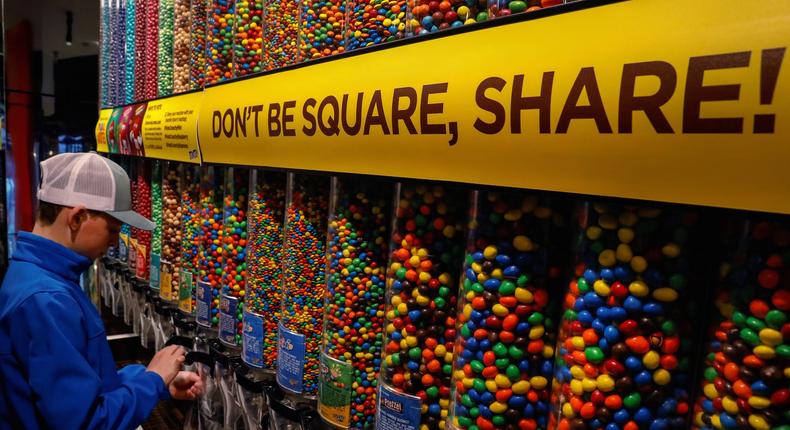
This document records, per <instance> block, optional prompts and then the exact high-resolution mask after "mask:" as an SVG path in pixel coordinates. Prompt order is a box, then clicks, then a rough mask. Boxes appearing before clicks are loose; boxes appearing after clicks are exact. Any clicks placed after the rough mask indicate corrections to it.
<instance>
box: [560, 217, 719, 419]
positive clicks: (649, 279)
mask: <svg viewBox="0 0 790 430" xmlns="http://www.w3.org/2000/svg"><path fill="white" fill-rule="evenodd" d="M577 219H578V221H579V225H580V230H581V233H580V234H579V238H578V240H577V244H576V247H575V253H576V266H575V272H574V275H575V277H574V279H573V280H571V282H570V287H569V289H568V291H567V292H566V294H565V297H564V313H563V320H562V323H561V325H560V332H559V335H558V341H557V354H556V362H555V378H556V380H555V381H554V386H553V391H554V393H553V395H552V396H553V397H554V399H553V401H554V402H555V403H554V404H555V405H556V406H557V412H556V415H553V416H552V422H553V421H554V420H555V419H556V420H559V423H558V425H559V428H569V429H599V428H604V427H606V428H609V427H612V428H614V426H617V428H623V429H641V428H651V429H683V428H687V427H688V423H687V419H688V410H689V398H688V397H689V388H690V386H691V381H690V374H689V373H690V370H691V369H690V363H689V360H690V359H692V358H693V357H694V355H693V351H692V349H693V345H692V344H693V342H694V340H695V339H694V333H693V330H692V324H691V318H689V316H691V315H695V314H698V313H699V309H698V308H697V307H696V306H695V303H697V301H696V300H695V295H696V294H698V293H700V292H702V291H704V286H703V285H700V282H699V281H698V280H697V279H696V278H695V277H694V276H693V275H694V273H693V272H691V269H692V268H695V269H699V268H701V267H702V266H703V265H702V264H701V263H700V261H699V255H701V254H703V253H701V252H698V251H697V250H696V249H695V248H694V246H695V245H696V243H695V241H693V240H692V237H693V236H692V235H694V234H697V233H698V232H699V231H700V228H701V223H698V222H697V216H696V214H694V213H693V212H690V211H686V210H681V209H656V208H644V207H641V208H640V207H627V206H618V205H615V204H604V203H593V204H585V205H582V206H581V207H580V209H579V211H578V214H577ZM691 285H693V286H694V287H693V288H692V287H691ZM553 424H556V422H554V423H553ZM553 424H550V427H553Z"/></svg>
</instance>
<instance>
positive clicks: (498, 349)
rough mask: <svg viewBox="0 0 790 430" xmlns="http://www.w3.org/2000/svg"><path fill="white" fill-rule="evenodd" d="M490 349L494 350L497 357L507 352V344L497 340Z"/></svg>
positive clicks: (505, 354)
mask: <svg viewBox="0 0 790 430" xmlns="http://www.w3.org/2000/svg"><path fill="white" fill-rule="evenodd" d="M491 350H492V351H494V354H496V356H497V357H499V358H502V357H505V356H507V354H508V349H507V346H505V344H504V343H502V342H497V343H496V345H494V347H493V348H491Z"/></svg>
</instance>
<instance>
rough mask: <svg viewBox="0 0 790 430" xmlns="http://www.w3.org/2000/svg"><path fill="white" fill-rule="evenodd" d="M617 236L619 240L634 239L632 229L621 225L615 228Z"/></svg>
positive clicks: (629, 240)
mask: <svg viewBox="0 0 790 430" xmlns="http://www.w3.org/2000/svg"><path fill="white" fill-rule="evenodd" d="M617 238H618V239H620V242H623V243H631V241H632V240H634V231H633V230H631V229H630V228H626V227H623V228H621V229H620V230H617Z"/></svg>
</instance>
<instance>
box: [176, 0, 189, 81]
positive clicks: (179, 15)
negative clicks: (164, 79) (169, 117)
mask: <svg viewBox="0 0 790 430" xmlns="http://www.w3.org/2000/svg"><path fill="white" fill-rule="evenodd" d="M191 25H192V11H191V10H190V4H189V0H175V29H174V30H173V33H174V34H173V92H174V93H176V94H178V93H183V92H184V91H189V52H190V44H189V31H190V26H191Z"/></svg>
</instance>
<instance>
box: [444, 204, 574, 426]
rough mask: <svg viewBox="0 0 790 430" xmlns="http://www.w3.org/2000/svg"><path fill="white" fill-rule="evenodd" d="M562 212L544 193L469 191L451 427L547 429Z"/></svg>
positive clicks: (563, 239) (566, 240)
mask: <svg viewBox="0 0 790 430" xmlns="http://www.w3.org/2000/svg"><path fill="white" fill-rule="evenodd" d="M567 215H568V213H567V211H564V210H563V207H562V206H561V205H559V204H557V203H555V202H553V201H551V200H550V199H548V198H546V197H543V196H537V195H533V194H526V193H506V192H494V191H473V192H472V193H471V212H470V223H469V226H470V227H469V228H470V230H469V239H468V241H467V250H466V258H465V259H464V267H463V275H462V278H461V288H462V290H461V292H460V294H461V301H460V304H459V312H458V327H459V330H458V337H457V341H456V344H455V365H454V377H453V381H454V387H453V395H452V399H453V400H452V401H453V405H452V409H451V412H450V416H451V419H450V427H451V428H455V429H463V430H467V429H472V428H494V427H495V428H499V429H508V430H511V429H514V430H515V429H524V428H527V429H538V428H540V429H546V428H547V424H548V417H549V406H550V403H549V400H550V395H551V385H550V382H551V380H552V375H553V364H554V343H555V340H556V337H555V335H556V317H557V316H558V312H559V306H558V305H559V302H560V298H561V294H562V288H563V282H562V275H563V274H564V273H565V271H564V270H563V269H564V267H563V265H564V264H563V263H565V262H566V261H564V260H567V258H566V255H567V253H563V251H565V250H566V249H567V247H568V246H569V245H570V244H571V241H570V235H568V234H565V232H567V230H568V228H567V225H566V223H567ZM568 262H569V261H568Z"/></svg>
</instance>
